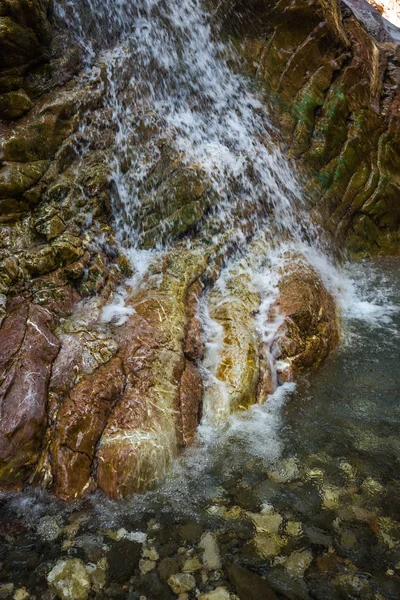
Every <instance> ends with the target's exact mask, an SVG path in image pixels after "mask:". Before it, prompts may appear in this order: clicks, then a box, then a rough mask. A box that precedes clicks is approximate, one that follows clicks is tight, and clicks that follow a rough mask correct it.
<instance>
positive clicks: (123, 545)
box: [107, 539, 142, 583]
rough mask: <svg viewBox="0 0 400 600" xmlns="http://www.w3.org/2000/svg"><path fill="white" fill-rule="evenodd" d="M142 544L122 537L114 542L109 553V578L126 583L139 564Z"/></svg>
mask: <svg viewBox="0 0 400 600" xmlns="http://www.w3.org/2000/svg"><path fill="white" fill-rule="evenodd" d="M141 549H142V548H141V545H140V544H138V543H137V542H131V541H129V540H127V539H122V540H121V541H120V542H117V543H116V544H114V546H113V547H112V548H111V550H110V551H109V552H108V554H107V561H108V579H109V581H112V582H117V583H125V582H126V581H128V579H129V578H130V577H132V575H133V574H134V573H135V570H136V569H137V568H138V566H139V560H140V554H141Z"/></svg>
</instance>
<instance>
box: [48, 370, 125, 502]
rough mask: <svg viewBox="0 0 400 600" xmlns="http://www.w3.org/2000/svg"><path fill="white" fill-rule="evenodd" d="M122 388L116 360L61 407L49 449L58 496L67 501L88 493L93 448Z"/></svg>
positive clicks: (79, 385) (90, 379)
mask: <svg viewBox="0 0 400 600" xmlns="http://www.w3.org/2000/svg"><path fill="white" fill-rule="evenodd" d="M124 384H125V374H124V371H123V368H122V364H121V359H119V358H115V359H113V360H111V361H110V362H109V363H107V364H106V365H104V367H101V368H100V369H98V371H96V373H95V374H94V375H91V376H89V377H87V378H86V379H84V380H83V381H81V382H80V383H79V384H78V385H77V386H76V387H75V388H74V389H73V391H72V392H71V394H70V395H69V396H68V398H67V399H66V400H65V401H64V403H63V404H62V406H61V409H60V411H59V414H58V415H57V425H56V429H55V440H54V443H53V444H52V446H51V453H52V461H53V473H54V489H55V492H56V493H57V495H58V496H61V497H62V498H64V499H68V500H69V499H72V498H75V497H77V496H80V495H81V494H82V492H83V491H84V490H85V489H87V487H88V482H89V479H90V476H91V469H92V463H93V458H94V454H95V449H96V445H97V443H98V441H99V439H100V437H101V434H102V432H103V429H104V427H105V425H106V423H107V417H108V416H109V414H110V412H111V410H112V408H113V407H114V405H115V403H116V402H117V401H118V400H119V399H120V397H121V394H122V392H123V389H124Z"/></svg>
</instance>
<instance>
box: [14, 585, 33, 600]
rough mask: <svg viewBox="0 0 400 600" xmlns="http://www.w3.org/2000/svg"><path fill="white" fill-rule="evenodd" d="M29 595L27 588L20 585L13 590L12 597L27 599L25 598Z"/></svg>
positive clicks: (15, 599)
mask: <svg viewBox="0 0 400 600" xmlns="http://www.w3.org/2000/svg"><path fill="white" fill-rule="evenodd" d="M29 595H30V594H29V592H28V591H27V589H26V588H24V587H21V588H18V589H17V590H15V593H14V596H13V598H14V600H27V598H29Z"/></svg>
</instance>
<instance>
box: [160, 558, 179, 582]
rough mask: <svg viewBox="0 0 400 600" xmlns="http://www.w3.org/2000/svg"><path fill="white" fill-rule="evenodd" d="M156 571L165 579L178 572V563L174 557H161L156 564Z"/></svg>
mask: <svg viewBox="0 0 400 600" xmlns="http://www.w3.org/2000/svg"><path fill="white" fill-rule="evenodd" d="M158 572H159V574H160V577H161V579H162V580H163V581H167V580H168V579H169V578H170V577H171V575H176V574H177V573H179V565H178V563H177V561H176V560H175V559H174V558H163V559H162V561H161V562H160V564H159V566H158Z"/></svg>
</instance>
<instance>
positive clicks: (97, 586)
mask: <svg viewBox="0 0 400 600" xmlns="http://www.w3.org/2000/svg"><path fill="white" fill-rule="evenodd" d="M107 568H108V562H107V559H106V558H102V559H100V560H99V561H98V562H97V563H96V564H93V563H89V564H88V565H86V571H87V572H88V574H89V577H90V582H91V587H92V590H93V591H94V592H100V591H101V590H102V589H103V588H104V586H105V584H106V572H107Z"/></svg>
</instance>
